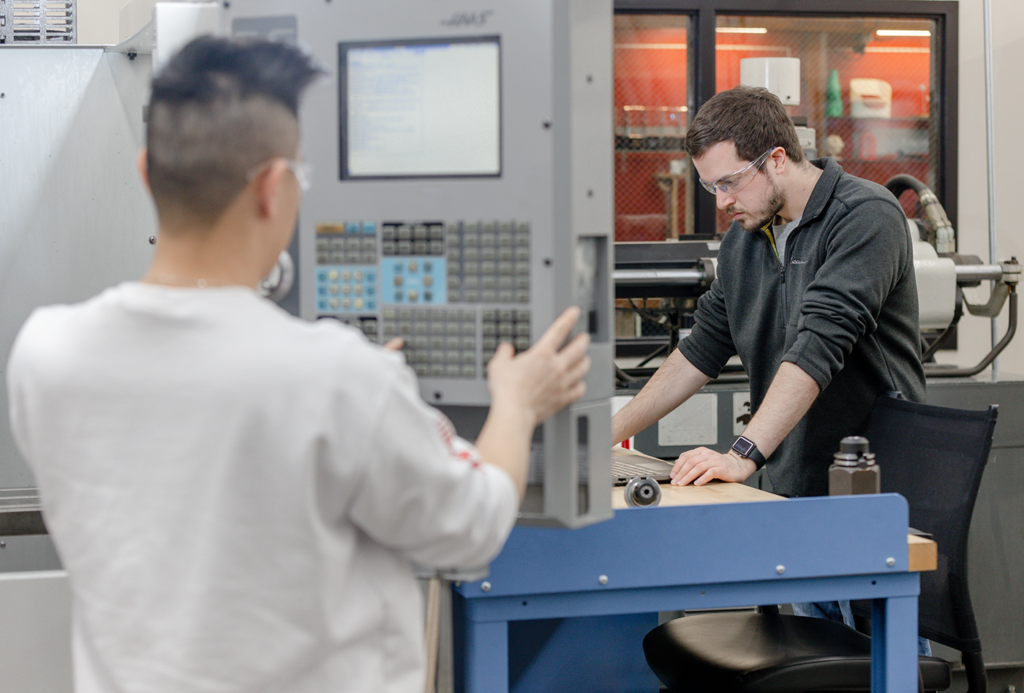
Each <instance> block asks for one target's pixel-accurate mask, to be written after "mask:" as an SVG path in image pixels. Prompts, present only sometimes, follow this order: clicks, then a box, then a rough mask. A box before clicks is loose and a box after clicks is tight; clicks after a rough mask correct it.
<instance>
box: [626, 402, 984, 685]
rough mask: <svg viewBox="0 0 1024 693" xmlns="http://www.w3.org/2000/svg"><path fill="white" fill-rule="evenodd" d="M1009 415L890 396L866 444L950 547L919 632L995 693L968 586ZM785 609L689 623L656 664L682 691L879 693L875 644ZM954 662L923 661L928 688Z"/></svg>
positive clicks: (670, 627) (648, 642)
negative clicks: (988, 472) (950, 651)
mask: <svg viewBox="0 0 1024 693" xmlns="http://www.w3.org/2000/svg"><path fill="white" fill-rule="evenodd" d="M996 414H997V408H996V407H994V406H993V407H990V408H989V409H988V410H987V411H966V410H961V409H949V408H945V407H934V406H929V405H917V404H913V403H911V402H907V401H904V400H899V399H895V398H891V397H885V398H882V399H881V400H880V401H879V406H878V407H877V408H876V410H875V414H873V415H872V419H871V422H870V423H869V425H868V430H867V431H866V432H865V436H866V437H867V438H868V441H869V442H870V445H871V449H872V451H873V452H875V453H876V455H877V459H878V462H879V464H880V465H881V486H882V491H883V492H887V493H888V492H893V493H900V494H902V495H903V496H904V497H906V499H907V501H908V503H909V505H910V525H911V527H914V528H916V529H918V530H920V531H923V532H927V533H929V534H931V535H932V537H933V538H934V539H935V541H936V543H937V544H938V552H939V561H938V569H937V570H934V571H927V572H923V573H921V596H920V601H919V632H920V634H921V635H922V636H924V637H926V638H928V639H930V640H934V641H935V642H939V643H942V644H943V645H947V646H949V647H953V648H955V649H957V650H960V652H961V653H962V655H963V664H964V669H965V671H966V674H967V681H968V684H969V692H970V693H985V690H986V687H987V680H986V677H985V665H984V662H983V661H982V657H981V642H980V641H979V639H978V629H977V626H976V624H975V620H974V611H973V609H972V607H971V599H970V594H969V593H968V588H967V534H968V530H969V528H970V521H971V513H972V512H973V511H974V500H975V498H976V496H977V493H978V487H979V485H980V483H981V474H982V471H983V470H984V468H985V463H986V462H987V460H988V454H989V448H990V447H991V445H992V432H993V430H994V429H995V423H996ZM774 611H775V612H774V613H773V612H772V611H771V610H766V611H765V612H764V613H752V612H738V613H737V612H733V613H714V614H695V615H692V616H684V617H682V618H678V619H675V620H673V621H670V622H668V623H665V624H662V625H661V626H659V627H658V628H655V629H654V630H652V631H651V632H650V633H648V634H647V637H645V638H644V653H645V654H646V656H647V663H648V665H649V666H650V667H651V669H652V670H653V671H654V673H655V674H656V675H657V677H658V678H659V679H661V681H662V682H663V683H664V684H665V685H666V686H667V687H668V689H669V690H671V691H679V692H684V691H686V692H690V691H694V692H707V693H711V692H715V693H719V692H722V693H729V692H734V693H777V692H782V691H785V692H787V693H800V692H808V691H860V690H864V691H868V690H870V688H871V639H870V637H868V636H867V635H864V634H862V633H860V632H858V631H857V630H854V629H853V628H849V627H847V626H845V625H843V624H842V623H838V622H835V621H827V620H822V619H817V618H808V617H802V616H788V615H780V614H778V613H777V609H776V610H774ZM950 683H951V672H950V668H949V664H948V663H947V662H946V661H945V660H943V659H940V658H938V657H920V658H919V687H920V688H921V690H927V691H941V690H945V689H946V688H948V687H949V685H950Z"/></svg>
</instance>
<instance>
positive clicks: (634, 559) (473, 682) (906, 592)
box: [452, 484, 934, 693]
mask: <svg viewBox="0 0 1024 693" xmlns="http://www.w3.org/2000/svg"><path fill="white" fill-rule="evenodd" d="M728 486H733V485H726V484H722V485H709V486H708V487H705V488H706V489H707V492H711V493H714V492H716V490H717V491H718V492H719V493H720V492H721V490H722V489H724V488H725V487H728ZM687 488H692V487H687ZM743 488H746V487H743ZM757 493H760V492H757ZM698 496H699V492H698V493H697V496H695V497H698ZM765 496H767V494H765ZM907 517H908V510H907V503H906V501H905V500H904V499H903V497H902V496H898V495H895V494H882V495H869V496H840V497H824V498H802V499H792V500H764V501H761V500H755V501H752V502H721V499H717V500H710V501H703V500H698V501H697V504H690V505H679V506H674V507H663V506H659V507H651V508H631V509H622V510H617V511H616V512H615V517H614V519H611V520H608V521H607V522H602V523H598V524H595V525H592V526H589V527H585V528H582V529H575V530H568V529H556V528H546V527H526V526H517V527H516V528H515V529H514V530H513V532H512V535H511V536H510V537H509V541H508V543H507V544H506V546H505V548H504V550H503V551H502V553H501V554H500V555H499V556H498V557H497V558H496V559H495V560H494V562H493V563H492V564H491V568H490V574H489V575H488V576H487V577H486V578H485V579H483V580H478V581H476V582H467V583H460V584H457V585H456V586H455V587H454V588H453V595H452V616H453V645H454V667H455V669H454V676H455V690H456V691H457V692H458V693H497V692H500V691H515V692H522V693H526V692H527V691H528V692H529V693H542V692H544V691H587V692H590V693H595V692H600V691H608V692H609V693H633V692H634V691H636V692H640V691H643V692H645V693H655V692H656V691H657V690H658V686H659V684H658V680H657V679H656V678H655V677H654V675H653V674H652V673H651V672H650V670H649V669H648V668H647V665H646V662H645V661H644V657H643V650H642V646H641V641H642V640H643V636H644V635H645V634H646V633H647V632H648V631H649V630H651V629H652V628H654V627H655V626H657V625H658V612H659V611H675V610H687V609H689V610H692V609H708V608H721V607H741V606H750V605H755V604H786V603H792V602H811V601H825V600H833V599H871V600H873V615H872V619H873V631H874V633H875V636H874V639H873V641H872V691H874V692H875V693H882V692H887V693H892V692H895V691H899V692H900V693H903V692H906V691H916V690H917V595H918V593H919V589H920V583H919V579H918V574H917V573H916V572H912V570H919V569H922V568H924V567H925V566H921V565H918V566H911V565H910V560H909V558H908V537H907ZM932 546H934V544H932Z"/></svg>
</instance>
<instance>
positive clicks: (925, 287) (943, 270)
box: [914, 240, 956, 330]
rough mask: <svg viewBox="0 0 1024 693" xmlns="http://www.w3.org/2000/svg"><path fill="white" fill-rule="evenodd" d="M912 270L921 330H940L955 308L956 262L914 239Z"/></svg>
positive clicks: (946, 324) (944, 327) (950, 320)
mask: <svg viewBox="0 0 1024 693" xmlns="http://www.w3.org/2000/svg"><path fill="white" fill-rule="evenodd" d="M914 274H915V275H916V277H917V302H918V306H919V312H920V319H921V329H922V330H944V329H946V328H947V327H949V324H950V323H951V322H952V321H953V314H954V311H955V310H956V265H955V264H954V263H953V261H952V260H950V259H949V258H946V257H939V256H938V254H937V253H936V252H935V248H933V247H932V246H931V245H930V244H928V243H926V242H925V241H917V240H915V241H914Z"/></svg>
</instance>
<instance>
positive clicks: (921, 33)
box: [875, 29, 932, 36]
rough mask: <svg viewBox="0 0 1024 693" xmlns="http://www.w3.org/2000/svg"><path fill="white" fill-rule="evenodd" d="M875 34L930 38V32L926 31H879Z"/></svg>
mask: <svg viewBox="0 0 1024 693" xmlns="http://www.w3.org/2000/svg"><path fill="white" fill-rule="evenodd" d="M875 34H876V35H878V36H931V35H932V32H930V31H928V30H927V29H879V30H878V31H876V32H875Z"/></svg>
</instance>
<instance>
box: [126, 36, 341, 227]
mask: <svg viewBox="0 0 1024 693" xmlns="http://www.w3.org/2000/svg"><path fill="white" fill-rule="evenodd" d="M322 72H323V71H322V70H321V69H320V68H319V67H318V66H317V65H316V64H315V63H314V62H313V61H312V60H311V59H310V57H309V56H308V55H307V54H305V53H304V52H302V51H301V50H299V49H298V48H296V47H294V46H291V45H287V44H285V43H281V42H276V41H265V40H233V39H227V38H218V37H213V36H203V37H200V38H197V39H195V40H193V41H192V42H190V43H189V44H188V45H186V46H185V47H184V48H183V49H182V50H181V51H180V52H179V53H178V54H177V55H175V56H174V58H172V59H171V61H170V62H169V63H168V64H167V66H166V67H165V68H163V69H162V70H161V71H160V72H159V73H158V74H157V75H156V76H155V77H154V79H153V85H152V95H151V97H150V103H149V118H148V124H147V133H146V147H147V150H148V153H147V159H148V163H147V172H148V175H149V185H150V189H151V190H152V192H153V199H154V201H155V202H156V206H157V212H158V214H159V215H160V216H161V218H164V217H165V216H167V217H170V216H175V217H179V218H184V219H187V220H189V221H191V222H198V223H205V224H210V223H213V222H214V221H216V219H217V218H218V217H219V216H220V215H221V214H222V213H223V212H224V210H226V209H227V208H228V206H230V205H231V203H232V202H233V201H234V199H235V198H236V197H237V196H238V194H239V193H240V192H241V191H242V190H243V189H244V188H245V186H246V184H247V182H248V181H247V178H246V176H247V174H248V172H249V171H251V170H252V169H253V168H254V167H256V166H258V165H259V164H260V163H262V162H264V161H266V160H267V159H270V158H273V157H277V156H284V157H289V158H291V157H294V156H295V154H296V151H297V149H298V142H299V132H298V118H297V116H298V108H299V99H300V97H301V95H302V92H303V91H304V90H305V88H306V87H307V86H309V84H310V83H311V82H313V80H314V79H316V77H317V76H318V75H320V74H322Z"/></svg>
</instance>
